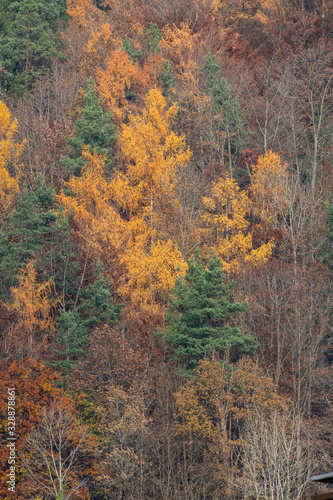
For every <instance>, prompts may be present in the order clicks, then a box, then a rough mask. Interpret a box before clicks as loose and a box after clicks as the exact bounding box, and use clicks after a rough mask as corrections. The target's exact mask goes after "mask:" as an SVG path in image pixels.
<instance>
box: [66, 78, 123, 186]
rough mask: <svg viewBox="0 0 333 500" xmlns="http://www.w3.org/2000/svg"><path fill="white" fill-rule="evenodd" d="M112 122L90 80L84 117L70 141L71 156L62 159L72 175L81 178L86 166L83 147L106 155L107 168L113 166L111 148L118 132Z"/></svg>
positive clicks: (76, 126)
mask: <svg viewBox="0 0 333 500" xmlns="http://www.w3.org/2000/svg"><path fill="white" fill-rule="evenodd" d="M110 120H111V113H108V112H107V113H104V111H103V109H102V106H101V99H98V97H97V94H96V91H95V83H94V80H93V79H92V78H90V79H89V80H88V81H87V87H86V92H85V96H84V107H83V108H82V116H81V118H79V119H78V121H77V122H76V124H75V129H74V135H73V137H72V138H70V139H68V144H69V147H70V154H69V156H63V157H61V158H60V161H61V163H62V164H64V165H66V167H67V168H68V170H69V172H70V173H71V174H73V175H76V176H79V175H80V173H81V170H82V167H83V166H84V164H85V160H84V159H83V158H82V146H83V145H85V146H88V147H89V150H90V152H91V153H92V154H93V153H94V150H96V152H97V153H98V154H99V155H105V156H106V159H107V161H106V164H105V168H108V167H110V166H111V164H112V154H111V148H112V144H113V143H114V141H115V139H116V137H117V132H116V129H115V127H114V125H113V124H112V123H109V122H110Z"/></svg>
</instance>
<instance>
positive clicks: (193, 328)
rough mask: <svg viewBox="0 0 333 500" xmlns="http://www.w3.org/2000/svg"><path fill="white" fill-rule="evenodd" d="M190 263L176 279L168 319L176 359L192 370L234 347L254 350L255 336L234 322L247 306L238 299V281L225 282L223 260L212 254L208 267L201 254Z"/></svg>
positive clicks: (169, 337)
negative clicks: (235, 289) (235, 284)
mask: <svg viewBox="0 0 333 500" xmlns="http://www.w3.org/2000/svg"><path fill="white" fill-rule="evenodd" d="M188 266H189V268H188V271H187V273H186V275H185V276H184V277H183V278H179V279H178V280H177V281H176V284H175V287H174V289H173V291H172V293H171V296H170V299H169V309H168V313H167V318H166V321H167V325H168V327H167V331H166V341H167V343H169V344H170V345H171V346H172V347H174V352H173V356H174V358H175V359H177V360H179V361H180V362H181V363H182V364H185V366H186V368H187V369H192V368H194V367H195V366H196V365H197V362H198V361H199V360H200V359H202V358H204V357H209V356H212V355H213V354H214V353H221V352H226V351H229V350H230V349H231V348H233V347H235V348H238V350H239V351H240V352H244V353H250V352H253V351H254V349H255V345H256V344H255V341H254V339H253V338H252V337H251V336H250V335H243V334H242V332H241V330H240V329H239V328H238V327H237V326H234V325H233V324H232V318H233V316H235V315H236V314H238V313H240V312H243V311H244V310H245V305H244V304H243V303H239V302H234V300H233V296H234V283H233V282H232V283H229V284H224V282H223V281H224V276H223V274H222V265H221V262H220V261H219V260H218V259H217V258H216V257H212V258H211V259H210V260H209V262H208V263H207V266H205V265H204V263H203V261H202V260H201V259H200V258H199V255H198V254H197V255H196V256H195V257H192V258H191V259H190V260H189V262H188Z"/></svg>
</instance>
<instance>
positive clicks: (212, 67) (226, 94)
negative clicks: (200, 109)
mask: <svg viewBox="0 0 333 500" xmlns="http://www.w3.org/2000/svg"><path fill="white" fill-rule="evenodd" d="M204 72H205V76H206V92H207V94H211V95H212V97H213V104H214V115H215V123H214V129H215V133H216V135H217V136H219V135H221V133H222V134H223V135H225V136H226V137H227V139H228V143H229V144H230V146H231V148H232V149H233V150H235V149H239V148H240V147H241V146H242V145H243V144H242V141H243V139H244V137H245V130H244V117H243V115H242V113H241V110H240V106H239V102H238V100H237V99H232V98H231V96H230V88H229V84H228V82H227V80H226V79H225V78H221V77H220V68H219V66H218V65H217V64H216V62H215V56H210V55H208V56H207V57H206V63H205V67H204Z"/></svg>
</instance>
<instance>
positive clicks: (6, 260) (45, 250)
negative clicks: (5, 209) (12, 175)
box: [0, 179, 79, 300]
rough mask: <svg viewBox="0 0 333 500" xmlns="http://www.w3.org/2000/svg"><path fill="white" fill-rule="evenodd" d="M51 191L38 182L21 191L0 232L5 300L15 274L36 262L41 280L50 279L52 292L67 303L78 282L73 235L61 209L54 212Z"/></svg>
mask: <svg viewBox="0 0 333 500" xmlns="http://www.w3.org/2000/svg"><path fill="white" fill-rule="evenodd" d="M53 198H54V191H53V189H52V188H51V187H49V186H47V185H45V184H43V181H42V179H39V180H38V182H37V184H36V186H35V189H34V190H33V191H30V190H28V189H24V190H23V191H22V192H21V193H20V194H19V196H18V202H17V207H16V209H15V210H13V211H12V212H11V213H10V214H9V215H8V216H7V218H6V220H5V221H4V224H3V226H2V228H1V230H0V297H1V299H3V300H4V299H7V298H8V297H9V295H10V287H12V286H15V285H16V280H17V277H16V276H17V272H18V270H19V269H20V268H23V267H25V265H26V264H27V262H28V261H29V260H31V259H36V260H37V272H38V274H39V275H41V277H42V279H44V280H45V279H49V278H51V277H52V279H53V283H54V289H55V293H56V294H57V295H59V296H60V295H61V296H62V297H63V299H62V300H67V298H68V297H69V296H71V295H72V294H73V293H74V289H76V288H77V285H76V283H78V279H79V278H78V271H77V264H76V263H75V258H76V255H75V252H74V248H73V241H72V234H71V231H70V228H69V223H68V220H67V218H65V217H64V216H63V213H62V211H61V209H59V208H58V209H57V210H55V207H54V203H53Z"/></svg>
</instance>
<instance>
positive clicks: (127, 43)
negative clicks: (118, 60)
mask: <svg viewBox="0 0 333 500" xmlns="http://www.w3.org/2000/svg"><path fill="white" fill-rule="evenodd" d="M122 46H123V50H124V51H125V52H126V53H127V54H128V55H129V56H130V58H131V59H132V61H133V62H134V63H136V61H138V60H139V59H140V57H141V56H142V51H141V50H140V49H138V50H136V49H135V46H134V42H133V40H131V39H130V38H128V37H127V35H125V38H123V40H122Z"/></svg>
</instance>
